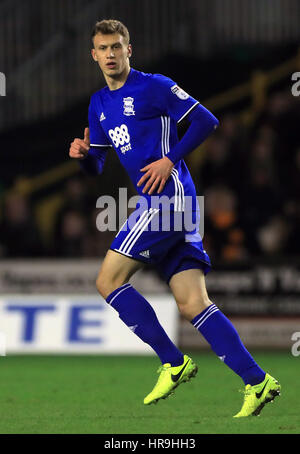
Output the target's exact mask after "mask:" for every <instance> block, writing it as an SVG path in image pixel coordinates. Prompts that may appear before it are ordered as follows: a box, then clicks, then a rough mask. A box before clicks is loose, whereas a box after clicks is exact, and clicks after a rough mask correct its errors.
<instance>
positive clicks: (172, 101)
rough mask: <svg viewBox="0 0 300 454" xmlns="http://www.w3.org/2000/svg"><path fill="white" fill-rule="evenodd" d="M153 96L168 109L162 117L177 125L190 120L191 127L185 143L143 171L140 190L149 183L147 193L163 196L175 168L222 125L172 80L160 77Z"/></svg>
mask: <svg viewBox="0 0 300 454" xmlns="http://www.w3.org/2000/svg"><path fill="white" fill-rule="evenodd" d="M152 96H153V98H154V99H155V98H156V99H158V100H159V101H158V102H159V103H160V105H162V106H164V108H165V111H162V112H161V113H162V114H165V115H166V114H167V115H168V116H170V117H172V118H173V119H175V120H176V121H177V123H179V122H180V121H181V120H182V119H183V118H186V117H187V119H188V120H189V122H190V125H189V128H188V130H187V131H186V133H185V134H184V136H183V137H182V139H181V140H180V141H179V142H178V143H177V144H176V145H175V147H173V148H172V150H170V151H169V153H168V154H167V155H166V156H165V157H164V158H162V159H159V160H157V161H154V162H152V163H151V164H148V165H147V166H146V167H144V168H143V169H140V170H141V172H144V175H143V176H142V177H141V179H140V180H139V182H138V186H141V185H142V184H143V183H145V182H146V181H147V182H146V184H145V186H144V188H143V192H144V193H145V192H147V191H148V190H149V191H148V193H149V194H152V193H153V192H154V191H155V190H157V192H158V193H160V192H161V191H162V190H163V188H164V185H165V183H166V181H167V179H168V178H169V176H170V175H171V172H172V169H173V167H174V165H175V164H176V163H177V162H178V161H179V160H180V159H184V158H185V157H186V155H187V154H189V153H190V152H191V151H193V150H194V149H195V148H197V147H198V146H199V145H201V143H202V142H204V141H205V139H206V138H207V137H208V136H209V135H210V134H211V133H212V132H213V131H214V130H215V129H216V128H217V126H218V125H219V121H218V120H217V118H216V117H215V116H214V115H213V114H212V113H211V112H210V111H209V110H207V109H206V108H205V107H204V106H202V105H201V104H199V102H198V101H196V100H195V99H194V98H192V97H191V96H189V95H188V94H187V93H185V92H184V91H183V90H182V89H180V88H179V87H178V86H177V85H176V84H175V83H174V81H172V80H171V79H168V78H166V77H164V76H160V75H157V77H156V78H155V84H154V85H153V91H152Z"/></svg>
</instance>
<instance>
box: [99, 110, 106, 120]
mask: <svg viewBox="0 0 300 454" xmlns="http://www.w3.org/2000/svg"><path fill="white" fill-rule="evenodd" d="M103 120H106V116H105V115H104V113H103V112H102V114H101V115H100V121H103Z"/></svg>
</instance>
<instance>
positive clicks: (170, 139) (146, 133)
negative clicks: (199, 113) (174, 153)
mask: <svg viewBox="0 0 300 454" xmlns="http://www.w3.org/2000/svg"><path fill="white" fill-rule="evenodd" d="M197 104H199V102H198V101H197V100H196V99H194V98H193V97H191V96H189V95H188V94H187V93H186V92H185V91H183V90H182V89H181V88H179V87H178V85H176V83H175V82H174V81H173V80H171V79H169V78H168V77H165V76H163V75H160V74H146V73H143V72H140V71H136V70H134V69H131V70H130V73H129V75H128V78H127V80H126V82H125V84H124V85H123V86H122V87H121V88H119V89H117V90H110V89H109V88H108V87H105V88H103V89H101V90H99V91H98V92H96V93H95V94H94V95H93V96H92V98H91V102H90V106H89V127H90V146H91V149H97V148H98V149H99V148H103V147H113V148H114V149H115V150H116V152H117V154H118V156H119V159H120V162H121V164H122V165H123V166H124V168H125V169H126V171H127V173H128V175H129V177H130V179H131V181H132V183H133V184H134V186H135V188H136V190H137V192H138V193H139V194H140V195H142V196H143V197H145V198H147V199H149V198H150V199H151V197H152V196H153V195H155V192H154V193H153V195H152V196H150V195H149V194H143V193H142V190H143V186H140V187H138V186H137V183H138V181H139V180H140V178H141V177H142V175H143V174H144V172H141V170H140V169H141V168H143V167H145V166H146V165H147V164H150V163H152V162H153V161H156V160H158V159H161V158H163V157H164V156H166V155H168V152H169V151H170V150H172V147H174V146H175V145H176V144H177V143H178V140H179V139H178V135H177V123H179V122H180V121H181V120H182V119H183V118H184V117H185V116H186V115H188V113H189V112H191V111H192V109H193V108H194V107H195V106H196V105H197ZM163 195H165V196H168V197H169V198H172V200H174V210H175V211H183V210H184V204H185V197H186V196H190V198H192V199H193V200H194V202H195V204H193V210H194V209H196V210H197V202H196V191H195V186H194V183H193V181H192V178H191V175H190V173H189V170H188V169H187V166H186V164H185V162H184V161H183V160H180V161H179V162H177V164H175V166H174V168H173V170H172V174H171V177H170V178H169V179H168V181H167V182H166V184H165V187H164V189H163V191H162V192H161V193H160V194H159V196H163ZM156 197H158V194H157V193H156Z"/></svg>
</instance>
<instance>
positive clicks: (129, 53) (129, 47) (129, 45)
mask: <svg viewBox="0 0 300 454" xmlns="http://www.w3.org/2000/svg"><path fill="white" fill-rule="evenodd" d="M127 51H128V54H127V55H128V58H130V57H131V55H132V46H131V44H128V47H127Z"/></svg>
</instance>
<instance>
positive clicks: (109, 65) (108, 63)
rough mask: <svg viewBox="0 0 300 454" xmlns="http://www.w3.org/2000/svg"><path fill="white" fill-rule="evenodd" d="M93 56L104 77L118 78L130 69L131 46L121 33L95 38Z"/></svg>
mask: <svg viewBox="0 0 300 454" xmlns="http://www.w3.org/2000/svg"><path fill="white" fill-rule="evenodd" d="M92 56H93V59H94V60H95V61H97V62H98V64H99V66H100V69H101V71H102V72H103V74H104V76H107V77H111V78H117V77H118V76H119V75H121V74H122V73H123V72H124V71H125V70H126V69H127V68H128V67H129V57H130V56H131V45H130V44H126V43H125V42H124V37H123V36H122V35H120V34H119V33H113V34H111V35H102V34H101V33H98V34H97V35H96V36H95V37H94V49H92Z"/></svg>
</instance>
